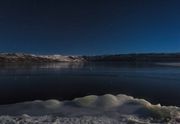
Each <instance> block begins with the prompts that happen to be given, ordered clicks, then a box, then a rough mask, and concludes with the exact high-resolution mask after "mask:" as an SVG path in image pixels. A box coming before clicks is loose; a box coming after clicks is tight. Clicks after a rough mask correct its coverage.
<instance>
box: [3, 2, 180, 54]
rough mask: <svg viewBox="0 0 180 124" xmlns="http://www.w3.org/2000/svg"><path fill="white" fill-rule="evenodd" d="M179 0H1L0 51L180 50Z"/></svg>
mask: <svg viewBox="0 0 180 124" xmlns="http://www.w3.org/2000/svg"><path fill="white" fill-rule="evenodd" d="M179 5H180V1H179V0H1V1H0V52H24V53H35V54H63V55H100V54H120V53H148V52H180V7H179Z"/></svg>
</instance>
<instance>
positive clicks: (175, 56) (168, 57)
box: [84, 53, 180, 62]
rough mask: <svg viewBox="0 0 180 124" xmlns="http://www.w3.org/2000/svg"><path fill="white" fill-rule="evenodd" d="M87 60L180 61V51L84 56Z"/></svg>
mask: <svg viewBox="0 0 180 124" xmlns="http://www.w3.org/2000/svg"><path fill="white" fill-rule="evenodd" d="M84 59H85V60H87V61H98V62H99V61H104V62H105V61H113V62H115V61H120V62H180V53H141V54H119V55H100V56H84Z"/></svg>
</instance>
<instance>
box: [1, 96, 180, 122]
mask: <svg viewBox="0 0 180 124" xmlns="http://www.w3.org/2000/svg"><path fill="white" fill-rule="evenodd" d="M0 114H1V116H0V124H127V123H128V124H148V123H156V124H157V123H164V124H167V123H170V124H178V123H180V109H179V108H178V107H173V106H168V107H167V106H161V105H159V104H158V105H152V104H151V103H149V102H147V101H145V100H143V99H136V98H133V97H131V96H126V95H122V94H119V95H116V96H114V95H111V94H106V95H103V96H96V95H90V96H85V97H82V98H76V99H74V100H72V101H58V100H47V101H40V100H37V101H32V102H24V103H17V104H12V105H1V106H0Z"/></svg>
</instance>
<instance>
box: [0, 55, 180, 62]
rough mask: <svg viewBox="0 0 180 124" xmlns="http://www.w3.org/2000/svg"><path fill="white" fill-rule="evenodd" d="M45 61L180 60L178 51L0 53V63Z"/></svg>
mask: <svg viewBox="0 0 180 124" xmlns="http://www.w3.org/2000/svg"><path fill="white" fill-rule="evenodd" d="M21 62H22V63H45V62H180V53H146V54H119V55H99V56H62V55H33V54H24V53H0V63H21Z"/></svg>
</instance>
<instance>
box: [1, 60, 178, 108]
mask: <svg viewBox="0 0 180 124" xmlns="http://www.w3.org/2000/svg"><path fill="white" fill-rule="evenodd" d="M107 93H108V94H114V95H116V94H127V95H130V96H134V97H137V98H142V99H146V100H148V101H150V102H151V103H154V104H157V103H161V104H162V105H176V106H180V67H176V66H168V65H163V64H162V65H158V64H153V63H139V64H138V63H136V64H133V63H120V62H94V63H93V62H92V63H51V64H33V65H30V64H29V65H26V64H21V65H17V64H6V65H2V64H1V65H0V99H1V100H0V104H10V103H17V102H23V101H31V100H37V99H40V100H47V99H58V100H71V99H73V98H77V97H81V96H86V95H92V94H94V95H102V94H107Z"/></svg>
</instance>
